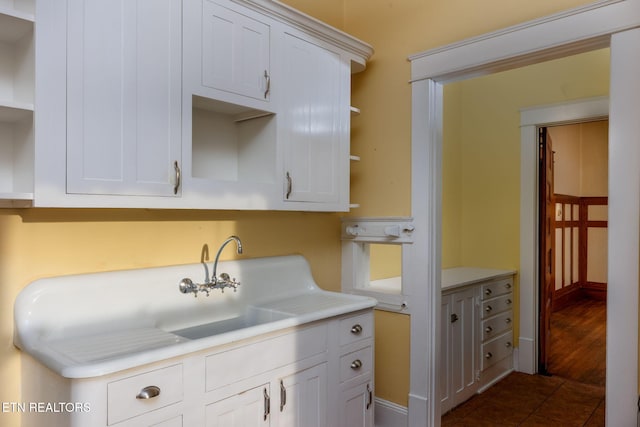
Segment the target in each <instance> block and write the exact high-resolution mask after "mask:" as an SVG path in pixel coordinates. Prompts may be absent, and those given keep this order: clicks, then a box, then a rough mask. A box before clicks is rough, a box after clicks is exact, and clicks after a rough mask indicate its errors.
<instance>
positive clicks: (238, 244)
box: [211, 236, 242, 285]
mask: <svg viewBox="0 0 640 427" xmlns="http://www.w3.org/2000/svg"><path fill="white" fill-rule="evenodd" d="M231 242H236V252H237V254H238V255H242V241H241V240H240V238H239V237H238V236H229V237H228V238H227V240H225V241H224V242H222V245H220V249H218V253H217V254H216V259H215V261H214V262H213V275H212V277H211V281H212V282H213V283H214V285H215V284H216V283H217V282H218V260H219V259H220V254H221V253H222V250H223V249H224V247H225V246H227V245H228V244H229V243H231Z"/></svg>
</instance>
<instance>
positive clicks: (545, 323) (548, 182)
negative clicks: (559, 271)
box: [538, 127, 555, 374]
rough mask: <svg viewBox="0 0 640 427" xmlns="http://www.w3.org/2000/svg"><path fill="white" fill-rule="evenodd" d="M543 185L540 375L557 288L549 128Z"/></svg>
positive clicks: (543, 133)
mask: <svg viewBox="0 0 640 427" xmlns="http://www.w3.org/2000/svg"><path fill="white" fill-rule="evenodd" d="M538 142H539V153H540V157H539V159H540V168H539V171H540V174H539V177H540V181H539V190H538V192H539V198H540V199H539V224H540V226H539V232H540V236H539V238H540V240H539V242H540V243H539V247H540V254H539V266H540V271H539V282H540V286H539V296H540V298H539V306H540V320H539V329H538V330H539V343H540V344H539V350H538V372H539V373H541V374H546V373H547V365H548V357H549V349H550V345H551V308H552V303H553V289H554V286H555V268H554V262H555V255H554V253H555V248H554V246H555V226H554V221H555V202H554V199H553V148H552V143H551V137H550V136H549V134H548V133H547V128H544V127H543V128H540V129H538Z"/></svg>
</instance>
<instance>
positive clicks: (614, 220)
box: [403, 0, 640, 427]
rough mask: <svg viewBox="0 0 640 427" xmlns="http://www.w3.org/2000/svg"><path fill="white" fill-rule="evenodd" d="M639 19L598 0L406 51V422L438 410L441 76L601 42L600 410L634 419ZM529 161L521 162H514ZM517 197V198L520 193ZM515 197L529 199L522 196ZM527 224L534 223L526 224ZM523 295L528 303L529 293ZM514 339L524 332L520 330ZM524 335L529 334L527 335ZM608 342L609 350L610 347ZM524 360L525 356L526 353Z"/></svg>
mask: <svg viewBox="0 0 640 427" xmlns="http://www.w3.org/2000/svg"><path fill="white" fill-rule="evenodd" d="M639 27H640V0H604V1H598V2H596V3H593V4H590V5H587V6H583V7H579V8H576V9H572V10H569V11H566V12H562V13H559V14H556V15H552V16H550V17H546V18H542V19H538V20H534V21H530V22H526V23H524V24H521V25H517V26H514V27H509V28H506V29H503V30H500V31H496V32H493V33H489V34H485V35H482V36H479V37H475V38H472V39H468V40H463V41H461V42H458V43H454V44H452V45H448V46H444V47H441V48H437V49H432V50H429V51H426V52H422V53H418V54H415V55H412V56H411V57H409V60H410V61H411V90H412V124H411V130H412V137H411V140H412V155H411V168H412V171H411V187H412V190H411V205H412V207H411V209H412V216H413V218H414V225H415V231H414V244H413V248H412V250H411V252H410V253H409V254H407V256H408V257H410V259H409V260H408V263H409V264H410V265H411V266H412V267H411V268H410V269H409V271H407V272H406V274H404V273H405V272H403V276H404V277H403V278H404V279H406V280H405V284H406V285H407V286H406V288H407V295H408V298H411V299H412V303H413V308H414V310H413V312H412V315H411V332H410V336H411V354H410V364H411V365H410V378H411V380H410V390H409V408H408V425H409V426H410V427H414V426H415V427H417V426H425V425H427V426H438V425H440V415H441V414H440V405H439V399H438V387H437V385H438V377H439V373H438V366H439V358H440V356H439V354H438V353H439V352H438V351H437V349H438V348H439V334H438V333H437V331H439V327H440V319H439V317H440V312H439V311H440V300H441V296H440V278H441V271H440V270H441V256H442V253H441V252H442V245H441V239H442V237H441V232H442V230H441V227H442V219H441V215H442V213H441V210H442V118H443V110H442V102H443V85H444V84H445V83H448V82H453V81H455V80H460V79H466V78H472V77H476V76H481V75H486V74H491V73H495V72H498V71H504V70H507V69H512V68H517V67H521V66H525V65H531V64H534V63H538V62H542V61H546V60H550V59H557V58H561V57H565V56H569V55H573V54H578V53H583V52H586V51H590V50H594V49H599V48H604V47H610V49H611V62H610V71H611V75H610V94H609V96H610V108H609V144H610V145H609V147H610V158H609V165H610V168H609V187H610V192H609V202H610V204H609V221H610V224H611V227H610V228H609V243H608V246H609V247H608V253H609V261H608V271H609V273H608V279H607V281H608V283H609V285H610V286H609V289H608V304H609V307H610V308H612V309H610V310H607V344H608V345H607V349H608V351H607V386H606V415H605V416H606V422H607V424H608V425H632V424H635V423H636V421H637V412H638V407H637V400H638V322H637V321H631V322H628V319H638V284H639V271H638V263H637V260H638V259H639V258H640V242H639V241H640V238H639V237H640V220H639V218H640V144H637V143H636V142H637V135H639V134H640V121H638V120H637V117H635V114H637V113H636V112H637V111H640V80H639V79H638V76H640V52H639V51H638V50H637V46H638V45H640V28H639ZM629 142H631V143H629ZM531 167H532V166H531V165H526V164H522V165H521V168H522V169H527V168H531ZM536 169H537V166H536ZM521 185H523V183H521ZM534 194H536V193H534ZM520 197H521V199H522V198H523V197H525V194H521V195H520ZM522 203H524V204H527V205H528V204H531V203H534V204H535V203H537V202H536V201H535V200H533V201H531V200H528V201H522ZM531 212H536V210H531ZM530 226H531V224H530ZM533 229H534V230H535V229H537V226H535V225H534V226H533ZM520 240H521V245H528V246H527V247H528V248H535V247H536V244H535V239H534V241H527V236H521V239H520ZM534 253H535V251H534ZM536 256H537V254H536ZM527 268H528V266H527V265H521V266H520V272H519V273H520V277H519V279H520V284H521V285H522V284H523V282H526V281H527V280H531V278H532V277H535V276H536V275H537V272H535V269H534V271H533V272H532V271H529V270H527ZM533 283H535V282H533ZM525 286H527V285H526V284H525ZM528 286H531V285H528ZM520 299H521V301H522V300H523V299H524V298H520ZM533 301H536V304H537V300H536V299H534V300H533ZM532 305H535V304H532ZM531 308H532V307H529V309H530V310H531ZM523 309H524V310H523ZM531 311H533V313H531V312H527V307H522V308H521V311H520V317H521V318H526V317H528V316H530V315H531V314H533V315H536V311H534V310H531ZM534 324H535V323H534ZM524 338H525V341H526V338H527V337H526V336H524ZM531 339H532V340H534V341H535V340H536V338H535V336H533V337H531ZM534 348H535V346H534ZM612 348H616V351H615V352H613V351H611V349H612ZM519 354H520V350H519V351H518V359H517V369H519V370H522V371H525V372H526V371H531V372H535V368H531V367H527V366H524V363H521V362H524V361H523V360H520V359H521V357H520V355H519ZM534 360H535V357H534V358H533V359H532V360H530V362H532V361H534ZM614 368H615V369H614Z"/></svg>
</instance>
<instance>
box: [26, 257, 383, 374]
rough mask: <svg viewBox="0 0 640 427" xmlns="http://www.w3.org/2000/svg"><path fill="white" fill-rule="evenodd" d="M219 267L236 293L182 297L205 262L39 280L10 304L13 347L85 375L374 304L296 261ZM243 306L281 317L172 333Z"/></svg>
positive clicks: (236, 311) (229, 316) (225, 316)
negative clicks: (187, 334) (327, 283)
mask: <svg viewBox="0 0 640 427" xmlns="http://www.w3.org/2000/svg"><path fill="white" fill-rule="evenodd" d="M218 271H219V272H228V273H229V274H230V275H232V276H235V277H237V278H238V280H239V281H240V282H241V286H239V287H238V291H237V292H233V291H232V290H226V292H225V293H221V292H220V290H213V291H212V292H211V294H210V296H209V297H206V296H204V295H200V296H198V298H194V297H193V296H192V295H184V294H181V293H180V292H179V290H178V283H179V281H180V280H181V279H182V278H183V277H190V278H192V279H193V280H194V281H202V278H203V277H204V269H203V265H202V264H190V265H184V266H171V267H159V268H148V269H139V270H128V271H118V272H106V273H93V274H83V275H73V276H64V277H54V278H48V279H40V280H37V281H36V282H33V283H32V284H30V285H29V286H27V287H26V288H25V289H23V291H22V292H21V293H20V295H19V296H18V298H17V299H16V303H15V306H14V318H15V333H14V343H15V345H16V346H17V347H19V348H20V349H21V350H22V351H25V352H27V353H29V354H30V355H32V356H33V357H35V358H36V359H37V360H38V361H40V362H41V363H43V364H44V365H46V366H48V367H49V368H50V369H52V370H53V371H54V372H56V373H58V374H60V375H61V376H63V377H67V378H88V377H95V376H101V375H106V374H109V373H113V372H117V371H121V370H124V369H129V368H133V367H136V366H141V365H144V364H148V363H152V362H156V361H160V360H164V359H168V358H171V357H176V356H181V355H186V354H189V353H193V352H196V351H199V350H205V349H207V348H212V347H215V346H219V345H223V344H228V343H232V342H236V341H238V340H242V339H247V338H251V337H256V336H258V335H261V334H266V333H270V332H275V331H279V330H283V329H286V328H290V327H295V326H300V325H304V324H306V323H309V322H313V321H316V320H321V319H326V318H330V317H333V316H338V315H341V314H346V313H350V312H354V311H358V310H363V309H368V308H372V307H374V306H375V304H376V301H375V300H374V299H373V298H368V297H362V296H356V295H348V294H341V293H337V292H328V291H323V290H321V289H320V288H318V286H317V285H316V284H315V282H314V281H313V277H312V276H311V271H310V269H309V266H308V264H307V262H306V260H305V259H304V258H303V257H302V256H297V255H294V256H284V257H270V258H256V259H248V260H239V261H227V262H221V263H220V264H219V266H218ZM201 276H202V277H201ZM248 307H256V308H259V309H267V310H272V311H274V312H276V313H279V314H282V318H279V320H274V321H270V322H267V323H261V324H256V325H253V326H248V327H243V328H240V329H236V330H233V331H230V332H223V333H218V334H215V335H211V336H206V337H204V338H199V339H188V338H184V337H183V336H180V335H178V334H174V333H172V332H171V331H176V332H177V331H178V330H180V329H183V328H190V327H194V326H198V325H203V324H207V323H212V322H219V321H225V320H228V319H233V318H234V317H236V316H238V315H239V314H241V313H242V312H244V310H246V309H247V308H248Z"/></svg>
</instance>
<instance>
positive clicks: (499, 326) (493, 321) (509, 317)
mask: <svg viewBox="0 0 640 427" xmlns="http://www.w3.org/2000/svg"><path fill="white" fill-rule="evenodd" d="M512 325H513V312H512V311H511V310H509V311H505V312H504V313H502V314H498V315H497V316H493V317H490V318H488V319H486V320H483V321H482V340H483V341H487V340H489V339H491V338H493V337H496V336H498V335H500V334H501V333H503V332H504V331H506V330H507V329H511V327H512Z"/></svg>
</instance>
